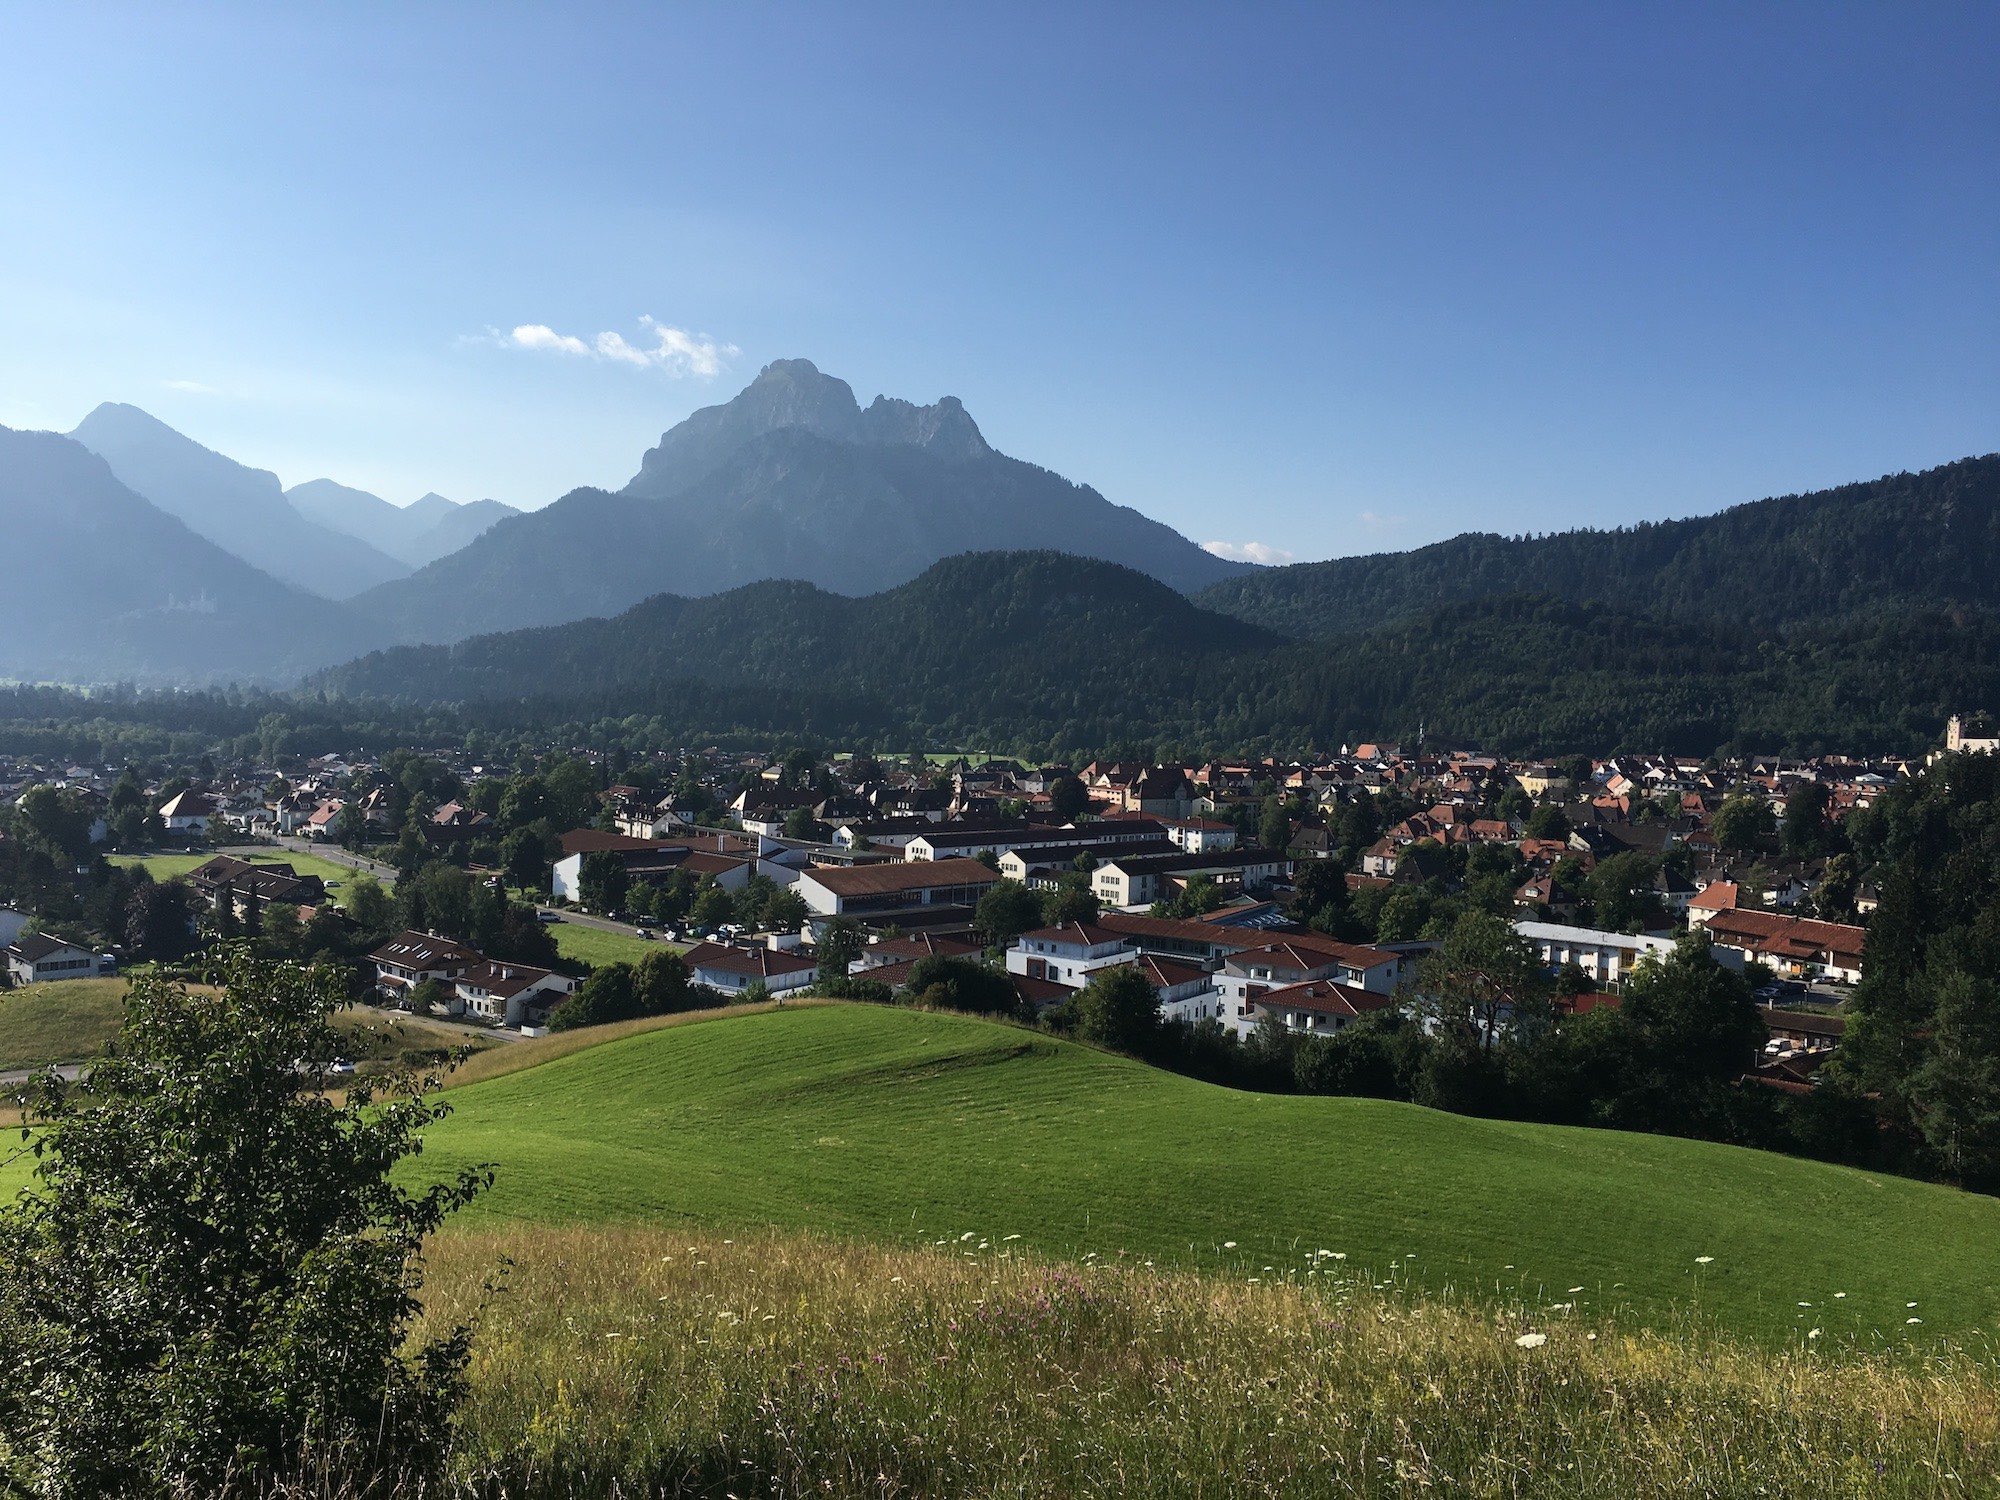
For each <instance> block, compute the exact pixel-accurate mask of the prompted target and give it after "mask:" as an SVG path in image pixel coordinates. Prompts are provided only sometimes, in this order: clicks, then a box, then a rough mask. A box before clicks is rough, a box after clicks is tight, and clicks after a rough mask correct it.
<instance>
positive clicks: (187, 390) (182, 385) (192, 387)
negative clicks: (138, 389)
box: [160, 380, 222, 396]
mask: <svg viewBox="0 0 2000 1500" xmlns="http://www.w3.org/2000/svg"><path fill="white" fill-rule="evenodd" d="M160 384H161V385H163V386H165V387H166V388H167V389H168V390H170V391H179V392H181V394H183V395H186V396H219V395H221V394H222V392H220V391H218V390H217V389H216V388H215V387H214V386H212V385H203V384H202V383H201V382H200V381H199V380H162V381H161V382H160Z"/></svg>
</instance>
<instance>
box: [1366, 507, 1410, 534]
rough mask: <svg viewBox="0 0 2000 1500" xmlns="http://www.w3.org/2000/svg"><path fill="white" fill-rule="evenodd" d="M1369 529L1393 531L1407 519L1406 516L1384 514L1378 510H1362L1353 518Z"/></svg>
mask: <svg viewBox="0 0 2000 1500" xmlns="http://www.w3.org/2000/svg"><path fill="white" fill-rule="evenodd" d="M1354 519H1355V520H1357V521H1359V522H1360V523H1361V524H1362V525H1363V526H1365V527H1367V528H1368V529H1369V530H1370V531H1394V530H1395V529H1396V528H1397V527H1398V526H1401V525H1402V524H1403V523H1404V522H1405V521H1407V520H1408V519H1409V517H1408V516H1385V515H1383V514H1382V513H1381V512H1380V511H1373V510H1364V511H1363V512H1361V514H1360V515H1358V516H1356V517H1355V518H1354Z"/></svg>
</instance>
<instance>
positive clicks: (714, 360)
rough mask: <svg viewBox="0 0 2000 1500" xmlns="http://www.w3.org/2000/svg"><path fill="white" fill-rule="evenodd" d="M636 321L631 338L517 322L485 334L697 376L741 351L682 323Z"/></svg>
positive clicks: (509, 344)
mask: <svg viewBox="0 0 2000 1500" xmlns="http://www.w3.org/2000/svg"><path fill="white" fill-rule="evenodd" d="M639 326H640V327H641V328H642V329H644V330H645V333H644V334H643V335H642V337H641V339H640V341H639V342H638V343H636V344H635V343H633V342H632V341H631V340H629V339H627V338H626V337H625V335H624V334H622V333H616V332H605V333H599V334H595V335H593V336H592V337H590V338H587V339H586V338H579V337H578V336H577V335H575V334H573V333H557V332H556V331H555V329H553V328H551V327H549V325H548V324H546V323H523V324H521V325H520V326H519V327H517V328H515V329H514V330H513V331H512V332H511V333H504V334H503V333H500V332H499V331H498V330H494V331H492V332H491V334H490V337H491V339H492V341H493V342H495V343H497V344H500V345H502V346H504V347H506V348H509V349H529V350H533V351H535V352H536V353H541V354H566V355H572V356H575V357H578V358H582V359H596V360H608V361H610V362H611V363H613V364H620V365H633V366H636V367H638V368H640V369H652V370H664V371H666V372H667V374H669V375H674V376H681V375H693V376H696V377H698V378H700V379H703V380H707V379H709V378H710V377H712V376H715V375H719V374H721V373H722V367H723V365H724V364H725V363H727V362H728V361H729V360H732V359H734V358H735V357H736V356H737V355H739V354H741V353H742V352H743V351H742V350H740V349H738V348H737V347H736V346H735V345H734V344H725V343H722V342H720V341H719V340H717V339H712V338H710V337H708V335H706V334H696V333H689V332H688V331H687V330H686V329H684V328H670V327H668V326H667V325H666V324H665V323H662V322H659V321H658V320H657V319H654V318H650V317H645V318H641V319H640V320H639Z"/></svg>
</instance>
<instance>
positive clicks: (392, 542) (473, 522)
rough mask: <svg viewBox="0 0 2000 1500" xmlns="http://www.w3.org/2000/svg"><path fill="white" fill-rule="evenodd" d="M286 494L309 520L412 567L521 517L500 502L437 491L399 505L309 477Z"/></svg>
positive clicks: (419, 565)
mask: <svg viewBox="0 0 2000 1500" xmlns="http://www.w3.org/2000/svg"><path fill="white" fill-rule="evenodd" d="M284 494H285V500H286V503H287V504H289V505H291V506H292V508H293V509H295V510H297V511H298V512H299V513H300V514H301V515H303V516H305V517H306V519H307V520H309V521H313V522H316V523H317V524H319V525H321V526H325V527H327V528H328V529H330V530H333V531H338V532H341V533H342V534H344V535H347V536H351V537H354V538H355V539H356V540H358V541H361V542H365V543H367V544H368V545H369V546H371V547H373V548H375V549H376V550H377V551H379V552H382V553H385V554H387V555H388V556H390V557H393V558H395V559H396V560H397V561H398V562H400V563H402V564H403V565H404V566H405V567H407V568H411V569H416V568H421V567H423V566H424V565H425V564H426V563H432V562H435V561H437V559H439V558H440V557H444V556H447V555H449V554H450V553H453V552H456V551H457V550H458V549H459V548H460V547H463V546H464V545H465V544H466V543H467V542H470V541H471V540H472V539H473V538H474V537H477V536H479V535H480V534H482V533H483V532H484V531H485V530H486V529H487V528H488V527H489V526H492V525H494V524H495V523H496V522H498V521H500V520H502V519H504V518H505V517H507V516H512V515H518V514H520V512H519V511H517V510H515V508H514V507H513V506H511V505H504V504H502V503H501V502H500V501H498V500H473V501H469V502H466V503H463V504H461V503H460V502H458V501H456V500H449V499H446V498H445V497H444V496H443V495H440V494H438V493H437V492H436V491H435V490H433V491H431V492H430V493H428V494H426V495H424V496H422V497H420V498H419V499H417V500H414V501H412V502H411V503H410V504H408V505H397V504H395V503H394V502H392V501H389V500H384V499H383V498H382V497H381V496H380V495H375V494H371V493H370V492H369V491H367V490H362V489H356V488H354V487H353V486H351V485H345V484H341V483H339V482H338V481H336V480H332V479H308V480H305V481H304V482H303V483H300V484H295V485H293V486H292V487H291V488H290V489H288V490H286V491H285V492H284Z"/></svg>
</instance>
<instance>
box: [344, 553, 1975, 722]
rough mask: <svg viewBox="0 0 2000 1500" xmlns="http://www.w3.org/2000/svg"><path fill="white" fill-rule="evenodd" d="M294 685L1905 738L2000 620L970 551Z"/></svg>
mask: <svg viewBox="0 0 2000 1500" xmlns="http://www.w3.org/2000/svg"><path fill="white" fill-rule="evenodd" d="M316 685H317V686H321V687H325V688H328V689H330V690H332V691H333V692H335V693H337V694H345V695H348V696H353V697H385V698H391V699H400V700H403V701H406V702H418V703H424V704H435V703H439V702H451V703H459V704H464V705H469V706H474V707H475V708H476V709H477V711H478V716H479V717H480V718H481V720H482V722H492V723H494V724H496V725H499V724H503V723H504V724H506V725H508V726H511V727H516V728H518V727H519V726H520V725H521V724H522V723H540V724H550V723H565V722H578V721H587V720H590V719H594V718H612V719H620V720H623V719H626V718H628V717H629V716H633V715H640V716H645V717H647V718H650V719H651V720H652V721H654V727H655V729H656V730H658V731H659V732H660V733H662V734H668V735H708V734H717V733H725V732H743V733H746V734H752V735H771V734H784V735H799V734H805V735H817V736H821V737H824V738H828V739H835V740H840V739H845V740H847V741H848V742H850V743H851V742H853V741H854V740H856V739H866V740H872V741H874V742H876V743H888V744H898V743H903V742H904V740H905V738H906V737H907V738H908V739H910V740H919V741H924V742H928V743H933V744H955V745H970V746H975V747H979V748H986V749H1010V750H1013V751H1015V752H1017V753H1021V754H1028V755H1040V754H1050V755H1057V756H1061V755H1069V754H1079V753H1081V754H1102V753H1113V752H1119V751H1120V747H1145V748H1144V749H1141V750H1135V751H1134V752H1133V753H1148V752H1150V753H1159V754H1163V755H1169V756H1180V755H1206V754H1246V753H1251V752H1254V751H1258V750H1266V749H1268V750H1272V751H1275V752H1278V753H1285V754H1291V753H1298V752H1300V751H1302V750H1306V749H1310V748H1314V747H1317V748H1320V749H1333V748H1337V747H1338V746H1339V745H1341V744H1343V743H1350V742H1353V741H1356V740H1361V739H1373V738H1390V739H1400V738H1407V737H1411V736H1413V735H1415V733H1416V732H1417V729H1418V726H1419V725H1424V726H1427V728H1428V730H1429V733H1430V735H1431V737H1432V740H1433V742H1436V741H1437V740H1439V739H1442V740H1446V741H1458V740H1463V741H1470V742H1473V743H1477V744H1482V745H1486V746H1489V747H1491V748H1494V749H1500V750H1508V751H1519V752H1524V753H1564V752H1569V751H1576V750H1590V751H1596V752H1600V753H1601V752H1604V751H1606V750H1612V749H1645V750H1651V751H1671V752H1675V753H1684V754H1693V755H1706V754H1709V753H1711V752H1712V751H1715V750H1718V749H1724V748H1729V749H1743V750H1753V751H1772V750H1779V749H1782V750H1784V751H1785V752H1786V753H1788V754H1803V753H1812V752H1815V751H1822V750H1841V751H1859V752H1866V751H1897V752H1910V751H1914V750H1918V749H1920V748H1921V747H1923V746H1924V745H1926V744H1928V743H1932V742H1934V741H1935V737H1936V735H1937V733H1938V731H1939V728H1940V726H1941V725H1942V724H1943V722H1944V719H1945V717H1946V716H1947V715H1949V714H1950V713H1952V712H1955V711H1957V710H1958V709H1960V708H1962V707H1964V706H1966V705H1968V704H1982V703H2000V617H1996V616H1995V615H1994V614H1992V613H1991V612H1988V611H1980V610H1957V611H1929V612H1901V613H1897V614H1894V615H1890V616H1874V617H1863V618H1860V619H1857V620H1855V621H1851V622H1836V623H1833V624H1828V625H1825V626H1819V627H1812V628H1806V629H1801V630H1799V631H1796V632H1793V633H1791V634H1790V635H1789V636H1787V637H1786V638H1784V639H1782V640H1781V639H1776V638H1773V637H1771V636H1769V635H1766V634H1763V633H1760V632H1757V631H1754V630H1744V629H1740V628H1736V627H1734V626H1731V625H1730V624H1728V623H1727V622H1725V621H1718V620H1704V621H1688V620H1679V619H1672V618H1667V617H1664V616H1660V615H1656V614H1647V613H1644V612H1640V611H1635V610H1631V609H1624V608H1619V607H1614V606H1610V605H1605V604H1598V603H1578V602H1575V601H1571V600H1565V599H1559V598H1552V597H1549V596H1547V595H1543V596H1535V597H1522V596H1511V597H1506V598H1496V599H1485V600H1472V601H1467V602H1464V603H1458V604H1453V605H1449V606H1445V607H1443V608H1439V609H1435V610H1430V611H1426V612H1423V613H1421V614H1419V615H1417V616H1415V617H1412V618H1410V619H1407V620H1404V621H1400V622H1396V623H1392V624H1389V625H1385V626H1382V627H1380V628H1378V629H1376V630H1372V631H1367V632H1359V633H1356V634H1352V635H1348V636H1344V637H1342V638H1340V639H1338V640H1334V641H1305V642H1292V641H1286V640H1283V639H1282V638H1280V637H1277V636H1275V635H1273V634H1272V633H1270V632H1268V631H1265V630H1263V629H1261V628H1258V627H1253V626H1249V625H1247V624H1246V623H1244V622H1241V621H1237V620H1232V619H1230V618H1229V617H1228V616H1224V615H1217V614H1213V613H1211V612H1209V611H1207V610H1204V609H1201V608H1199V607H1198V606H1196V605H1195V604H1192V603H1190V602H1189V601H1188V600H1187V599H1186V598H1184V597H1182V596H1181V595H1178V594H1176V593H1174V592H1173V591H1172V590H1171V589H1168V588H1166V587H1165V586H1164V585H1162V584H1160V583H1159V582H1157V581H1156V580H1153V579H1150V578H1147V577H1145V576H1144V575H1143V574H1139V573H1136V572H1134V571H1132V570H1131V569H1128V568H1123V567H1120V566H1118V565H1116V564H1112V563H1104V562H1098V561H1096V560H1093V559H1088V558H1076V557H1068V556H1064V555H1062V554H1057V553H1045V552H1043V553H1005V554H998V553H995V554H983V555H982V554H969V555H963V556H959V557H953V558H948V559H946V560H945V561H943V562H941V563H938V564H936V565H934V566H933V567H931V568H930V569H928V570H927V571H926V572H925V573H923V574H922V575H921V576H920V577H918V578H916V579H915V580H913V581H912V582H910V583H907V584H903V585H901V586H899V587H897V588H895V589H891V590H888V591H887V592H885V593H881V594H877V595H873V596H870V597H867V598H861V599H853V598H848V597H845V596H842V595H838V594H830V593H827V592H825V591H824V590H821V589H817V588H814V587H812V586H811V585H809V584H803V583H778V582H770V583H760V584H754V585H749V586H746V587H744V588H741V589H736V590H733V591H732V592H730V593H727V594H721V595H713V596H707V597H703V598H698V599H688V598H682V597H679V596H676V595H661V596H658V597H656V598H653V599H649V600H647V601H646V602H644V603H643V604H640V605H638V606H636V607H635V608H633V609H631V610H628V611H626V612H625V613H624V614H622V615H619V616H617V617H616V618H613V619H605V620H583V621H575V622H572V623H570V624H567V625H560V626H552V627H544V628H539V629H533V630H520V631H514V632H510V633H507V634H502V635H493V636H485V637H480V638H478V639H475V640H470V641H464V642H461V643H459V644H457V645H452V646H425V647H405V648H401V649H396V650H391V651H385V652H382V653H379V654H377V655H374V656H370V657H368V658H366V659H364V660H361V661H357V662H352V663H349V664H348V665H346V666H344V667H340V668H336V669H334V670H331V671H329V672H327V673H324V674H322V675H321V676H320V677H319V678H318V679H317V681H316ZM482 705H483V708H480V707H479V706H482ZM1120 753H1122V752H1120Z"/></svg>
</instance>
